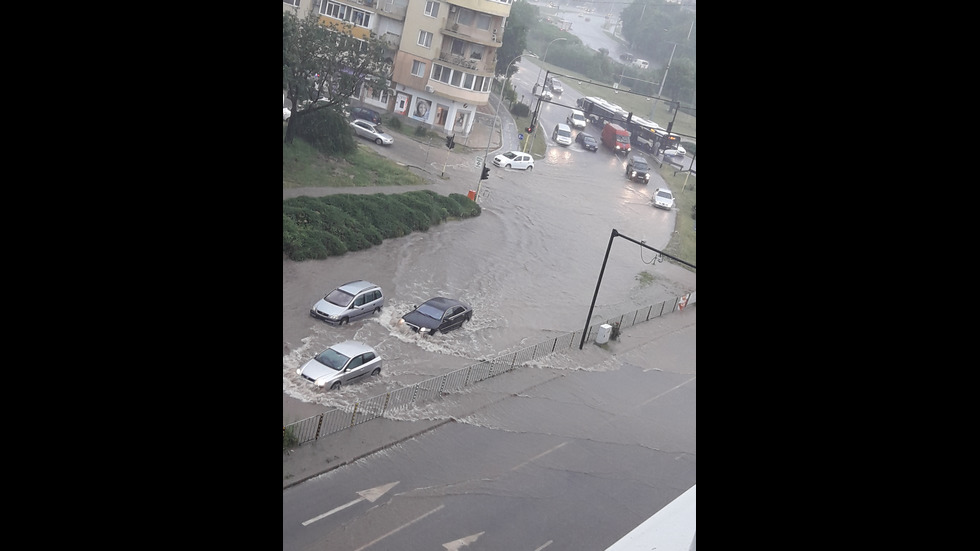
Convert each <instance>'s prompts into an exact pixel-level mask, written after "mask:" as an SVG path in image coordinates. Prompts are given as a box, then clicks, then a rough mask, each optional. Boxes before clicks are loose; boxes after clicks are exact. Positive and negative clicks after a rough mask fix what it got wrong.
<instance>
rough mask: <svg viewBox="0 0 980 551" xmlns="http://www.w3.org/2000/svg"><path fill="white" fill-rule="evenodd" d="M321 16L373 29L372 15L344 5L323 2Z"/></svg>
mask: <svg viewBox="0 0 980 551" xmlns="http://www.w3.org/2000/svg"><path fill="white" fill-rule="evenodd" d="M297 1H298V0H297ZM320 14H321V15H327V16H330V17H333V18H334V19H339V20H341V21H347V22H350V23H351V24H353V25H356V26H358V27H364V28H368V29H369V28H371V14H370V13H369V12H366V11H362V10H357V9H354V8H352V7H350V6H347V5H344V4H338V3H336V2H323V3H322V4H320Z"/></svg>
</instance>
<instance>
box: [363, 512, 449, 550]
mask: <svg viewBox="0 0 980 551" xmlns="http://www.w3.org/2000/svg"><path fill="white" fill-rule="evenodd" d="M443 507H445V505H440V506H438V507H436V508H435V509H433V510H431V511H429V512H428V513H426V514H424V515H422V516H420V517H419V518H417V519H415V520H413V521H411V522H406V523H405V524H402V525H401V526H399V527H398V528H395V529H394V530H392V531H391V532H388V533H387V534H385V535H383V536H381V537H380V538H378V539H376V540H374V541H372V542H371V543H368V544H367V545H362V546H361V547H358V548H357V549H355V550H354V551H364V550H365V549H367V548H368V547H371V546H372V545H374V544H376V543H378V542H379V541H381V540H383V539H385V538H387V537H388V536H390V535H392V534H394V533H395V532H398V531H399V530H402V529H403V528H408V527H409V526H411V525H413V524H415V523H416V522H418V521H420V520H422V519H424V518H425V517H427V516H429V515H431V514H432V513H435V512H436V511H438V510H440V509H442V508H443Z"/></svg>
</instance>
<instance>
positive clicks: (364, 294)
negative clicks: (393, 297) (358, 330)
mask: <svg viewBox="0 0 980 551" xmlns="http://www.w3.org/2000/svg"><path fill="white" fill-rule="evenodd" d="M384 305H385V297H384V293H382V292H381V287H378V286H377V285H375V284H374V283H371V282H370V281H364V280H358V281H351V282H349V283H344V284H343V285H341V286H340V287H337V288H336V289H334V290H333V291H330V292H329V293H327V295H326V296H325V297H323V298H322V299H320V300H318V301H317V302H316V304H314V305H313V307H312V308H310V315H311V316H313V317H314V318H317V319H320V320H323V321H325V322H327V323H329V324H331V325H344V324H345V323H350V322H351V321H355V320H358V319H361V318H363V317H365V316H369V315H371V314H376V313H378V312H380V311H381V308H382V307H383V306H384Z"/></svg>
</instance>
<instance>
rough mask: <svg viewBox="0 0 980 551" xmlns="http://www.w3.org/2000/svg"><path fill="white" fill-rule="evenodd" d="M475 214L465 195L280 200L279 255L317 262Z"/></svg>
mask: <svg viewBox="0 0 980 551" xmlns="http://www.w3.org/2000/svg"><path fill="white" fill-rule="evenodd" d="M480 212H481V209H480V205H478V204H477V203H476V202H474V201H472V200H470V198H469V197H466V196H465V195H460V194H458V193H451V194H449V195H448V196H444V195H439V194H437V193H435V192H434V191H429V190H423V191H410V192H408V193H396V194H384V193H376V194H372V195H357V194H350V193H339V194H335V195H327V196H325V197H296V198H293V199H286V200H284V201H283V202H282V252H283V253H284V254H285V255H286V256H287V257H289V258H290V259H292V260H296V261H302V260H313V259H323V258H327V257H329V256H337V255H342V254H344V253H346V252H347V251H359V250H363V249H368V248H370V247H373V246H374V245H380V244H381V242H382V241H383V240H385V239H391V238H394V237H402V236H405V235H408V234H409V233H411V232H414V231H427V230H428V229H429V227H431V226H434V225H438V224H441V223H442V222H444V221H446V220H453V219H462V218H472V217H474V216H479V215H480Z"/></svg>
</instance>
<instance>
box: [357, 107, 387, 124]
mask: <svg viewBox="0 0 980 551" xmlns="http://www.w3.org/2000/svg"><path fill="white" fill-rule="evenodd" d="M357 119H364V120H366V121H371V122H373V123H374V124H381V113H378V112H377V111H375V110H374V109H368V108H367V107H351V108H350V120H352V121H356V120H357Z"/></svg>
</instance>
